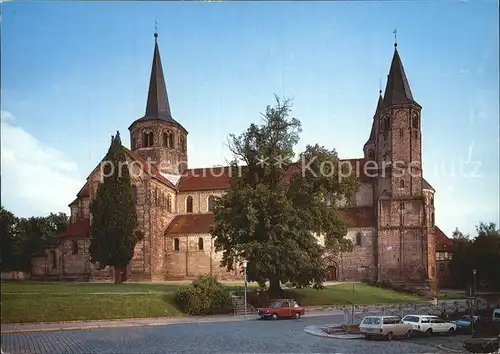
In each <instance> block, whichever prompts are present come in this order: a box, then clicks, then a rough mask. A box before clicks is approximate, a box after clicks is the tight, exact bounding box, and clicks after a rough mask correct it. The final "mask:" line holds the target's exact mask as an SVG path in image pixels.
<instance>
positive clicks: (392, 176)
mask: <svg viewBox="0 0 500 354" xmlns="http://www.w3.org/2000/svg"><path fill="white" fill-rule="evenodd" d="M157 37H158V35H157V34H156V33H155V43H154V52H153V64H152V68H151V77H150V82H149V91H148V97H147V102H146V110H145V114H144V116H142V117H139V118H138V119H136V120H135V121H133V122H132V124H131V125H130V126H129V131H130V141H131V146H130V149H128V148H125V147H124V150H125V152H126V155H127V158H128V159H129V162H133V163H132V164H130V165H131V166H133V167H132V168H131V175H132V183H133V196H134V200H135V203H136V207H137V215H138V223H139V228H140V229H141V231H142V233H143V234H144V239H143V241H141V242H140V243H138V244H137V245H136V247H135V253H134V257H133V260H132V262H131V264H130V265H129V267H128V270H127V276H128V277H129V278H130V280H133V281H164V280H183V279H193V278H195V277H197V276H199V275H207V274H208V275H213V276H217V277H218V278H219V279H221V280H225V279H227V280H229V279H237V278H240V277H241V272H240V271H241V270H240V269H236V270H235V271H233V272H228V271H226V270H225V269H222V268H221V267H220V266H219V265H220V260H221V254H219V253H217V252H215V251H214V247H213V241H212V238H211V236H210V234H209V233H208V230H209V227H210V225H211V224H212V222H213V213H212V210H213V206H214V198H215V197H217V196H220V195H222V194H223V193H224V191H225V190H227V189H228V188H229V171H230V170H229V169H228V168H227V167H220V168H213V167H211V168H207V169H203V168H192V169H189V168H188V151H187V139H188V130H187V129H188V128H189V127H184V126H183V125H182V124H181V122H178V121H177V120H176V119H175V118H174V116H173V115H172V112H171V109H170V102H169V99H168V94H167V88H166V85H165V79H164V74H163V68H162V63H161V59H160V50H159V46H158V38H157ZM174 104H175V103H174ZM421 109H422V107H421V106H420V105H419V104H418V103H417V101H416V100H415V98H414V97H413V94H412V92H411V89H410V85H409V83H408V79H407V77H406V74H405V71H404V69H403V64H402V62H401V58H400V55H399V53H398V50H397V45H396V44H395V48H394V55H393V58H392V62H391V64H390V69H389V74H388V76H387V84H386V87H385V92H383V94H382V91H380V94H379V97H378V104H377V106H376V110H375V112H374V115H373V121H372V125H371V131H369V132H368V129H369V128H370V127H367V133H369V135H368V134H367V135H368V139H367V141H366V144H365V145H364V147H363V149H361V147H360V153H361V152H363V155H362V156H363V157H359V158H353V159H349V160H346V161H347V162H349V163H350V164H351V165H352V166H353V167H354V168H355V170H356V173H357V176H358V178H359V179H360V181H361V185H360V188H359V190H358V191H357V194H356V195H355V197H354V198H352V199H351V200H345V201H341V203H340V205H338V207H339V208H340V210H341V212H342V213H343V215H344V216H345V217H346V218H347V219H348V220H349V221H350V222H351V224H352V227H351V228H350V229H349V230H348V233H347V235H346V236H345V237H346V238H349V239H351V240H352V242H353V245H354V250H353V251H352V252H350V253H345V254H340V255H338V256H337V257H336V259H333V260H331V261H329V262H330V263H329V264H328V270H329V280H339V281H344V280H346V281H354V280H356V281H364V280H370V281H375V280H377V281H384V280H391V281H401V282H408V281H416V282H419V281H429V280H433V279H435V278H436V251H435V234H437V233H442V232H441V231H440V230H439V228H437V227H436V226H435V225H434V192H435V191H434V189H433V188H432V187H431V185H430V184H429V183H428V182H427V181H426V180H425V179H424V178H423V177H422V167H421V166H422V165H421V162H422V156H421V152H422V135H421V124H422V118H421V115H420V113H421ZM395 161H398V163H399V164H400V168H399V169H394V168H391V165H390V164H388V163H387V162H395ZM384 162H386V163H387V164H385V163H384ZM368 163H372V164H374V163H376V165H377V166H378V171H377V174H376V175H375V176H374V175H367V173H366V172H365V171H366V169H365V168H363V167H364V166H365V165H366V164H368ZM99 165H100V164H99V163H98V166H97V167H96V168H95V169H94V170H93V171H92V172H91V173H90V174H89V176H88V177H87V181H86V183H85V184H84V185H83V186H82V188H81V189H80V190H79V191H78V193H77V194H76V199H75V200H73V201H72V202H71V203H70V204H69V208H70V210H71V224H70V226H69V227H68V229H67V230H66V231H65V232H64V233H62V234H61V235H60V237H59V242H58V243H57V244H55V245H53V246H51V247H50V248H48V249H47V250H46V252H45V253H44V254H43V255H39V256H37V257H34V258H33V259H32V274H31V276H32V278H34V279H47V280H56V279H57V280H79V281H92V280H104V279H113V269H109V268H105V269H103V270H98V269H96V268H95V267H94V266H93V264H92V263H90V261H89V253H88V249H89V229H90V224H91V222H92V215H90V212H89V204H90V201H91V200H92V199H93V198H94V197H95V194H96V191H97V185H98V183H99V181H100V172H101V169H100V168H99ZM401 171H403V173H401ZM318 242H320V243H321V242H323V241H322V239H321V238H318Z"/></svg>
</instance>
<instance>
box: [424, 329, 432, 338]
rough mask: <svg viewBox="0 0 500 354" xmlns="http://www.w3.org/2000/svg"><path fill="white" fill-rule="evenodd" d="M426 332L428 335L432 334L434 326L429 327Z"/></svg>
mask: <svg viewBox="0 0 500 354" xmlns="http://www.w3.org/2000/svg"><path fill="white" fill-rule="evenodd" d="M425 334H426V335H427V337H430V336H432V328H429V329H428V330H427V331H425Z"/></svg>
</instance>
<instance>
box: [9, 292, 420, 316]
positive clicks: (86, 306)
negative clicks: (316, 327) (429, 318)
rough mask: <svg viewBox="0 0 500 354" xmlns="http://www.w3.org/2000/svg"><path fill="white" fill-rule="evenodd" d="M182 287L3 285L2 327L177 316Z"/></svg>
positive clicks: (320, 301) (313, 302) (336, 297)
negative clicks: (176, 297) (176, 295)
mask: <svg viewBox="0 0 500 354" xmlns="http://www.w3.org/2000/svg"><path fill="white" fill-rule="evenodd" d="M183 285H185V284H170V283H169V284H147V283H141V284H134V283H125V284H120V285H115V284H111V283H37V282H3V283H2V288H1V290H2V294H1V311H2V317H1V323H29V322H57V321H78V320H98V319H119V318H145V317H168V316H182V315H183V314H182V313H181V312H180V311H179V310H178V309H177V308H176V307H175V305H174V304H173V295H174V292H175V291H176V290H177V289H178V288H179V287H181V286H183ZM226 286H228V287H229V288H231V289H232V290H239V289H242V285H241V283H237V282H235V283H229V284H226ZM254 286H255V285H254ZM286 296H287V297H291V298H294V299H296V300H297V301H298V302H299V303H300V304H301V305H303V306H321V305H343V304H351V303H352V301H354V303H356V304H377V303H380V304H381V303H403V302H416V301H422V300H423V298H421V297H418V296H413V295H409V294H403V293H398V292H396V291H393V290H386V289H381V288H377V287H373V286H370V285H366V284H355V286H354V298H353V295H352V284H339V285H332V286H328V287H326V288H325V289H323V290H314V289H300V290H286ZM353 299H354V300H353Z"/></svg>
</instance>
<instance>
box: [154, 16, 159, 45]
mask: <svg viewBox="0 0 500 354" xmlns="http://www.w3.org/2000/svg"><path fill="white" fill-rule="evenodd" d="M154 36H155V41H156V40H157V39H158V22H157V21H155V34H154Z"/></svg>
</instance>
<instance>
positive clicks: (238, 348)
mask: <svg viewBox="0 0 500 354" xmlns="http://www.w3.org/2000/svg"><path fill="white" fill-rule="evenodd" d="M337 320H338V321H341V317H339V316H316V317H308V318H306V317H304V318H302V319H300V320H280V321H260V320H248V321H240V322H214V323H195V324H178V325H169V326H158V327H125V328H104V329H97V330H80V331H78V330H67V331H52V332H28V333H11V334H2V335H1V339H2V351H3V353H7V354H28V353H30V354H31V353H47V354H49V353H50V354H59V353H61V354H62V353H72V354H73V353H74V354H86V353H96V354H108V353H109V354H112V353H117V354H118V353H137V354H150V353H151V354H152V353H344V354H347V353H349V354H355V353H363V354H364V353H367V352H370V353H372V352H380V353H387V354H391V353H395V354H396V353H397V354H401V353H440V352H441V353H444V351H441V350H438V349H437V348H436V344H438V342H437V339H436V338H430V339H427V338H419V339H411V340H394V341H392V342H385V341H365V340H334V339H329V338H320V337H316V336H312V335H309V334H307V333H305V332H304V328H305V327H306V326H310V325H325V324H329V323H334V322H337ZM450 340H451V341H456V340H458V339H456V338H442V339H440V344H442V345H444V346H445V347H446V342H447V341H450Z"/></svg>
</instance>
